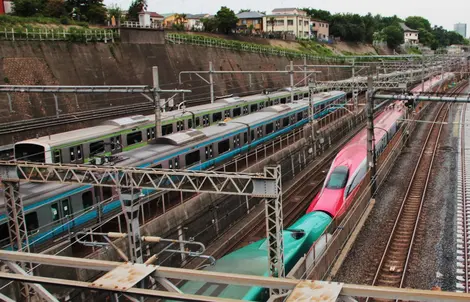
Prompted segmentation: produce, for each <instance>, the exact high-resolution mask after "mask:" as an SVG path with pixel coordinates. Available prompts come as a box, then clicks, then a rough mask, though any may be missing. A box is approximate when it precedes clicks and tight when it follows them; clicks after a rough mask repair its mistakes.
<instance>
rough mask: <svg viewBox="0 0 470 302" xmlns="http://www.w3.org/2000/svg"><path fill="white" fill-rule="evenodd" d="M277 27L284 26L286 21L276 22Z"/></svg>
mask: <svg viewBox="0 0 470 302" xmlns="http://www.w3.org/2000/svg"><path fill="white" fill-rule="evenodd" d="M275 26H284V20H276V23H275Z"/></svg>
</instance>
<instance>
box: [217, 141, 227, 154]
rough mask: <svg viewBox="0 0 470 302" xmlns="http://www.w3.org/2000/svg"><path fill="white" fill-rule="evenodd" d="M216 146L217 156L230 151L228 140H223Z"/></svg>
mask: <svg viewBox="0 0 470 302" xmlns="http://www.w3.org/2000/svg"><path fill="white" fill-rule="evenodd" d="M218 146H219V155H220V154H222V153H225V152H227V151H230V140H229V139H226V140H223V141H221V142H220V143H219V145H218Z"/></svg>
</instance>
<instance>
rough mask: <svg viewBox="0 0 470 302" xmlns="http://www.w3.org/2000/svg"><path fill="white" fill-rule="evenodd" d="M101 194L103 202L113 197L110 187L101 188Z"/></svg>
mask: <svg viewBox="0 0 470 302" xmlns="http://www.w3.org/2000/svg"><path fill="white" fill-rule="evenodd" d="M101 188H102V192H103V200H106V199H110V198H111V197H113V188H111V187H101Z"/></svg>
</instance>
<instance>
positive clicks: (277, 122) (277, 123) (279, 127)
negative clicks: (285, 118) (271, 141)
mask: <svg viewBox="0 0 470 302" xmlns="http://www.w3.org/2000/svg"><path fill="white" fill-rule="evenodd" d="M279 129H281V120H277V121H276V129H274V131H277V130H279Z"/></svg>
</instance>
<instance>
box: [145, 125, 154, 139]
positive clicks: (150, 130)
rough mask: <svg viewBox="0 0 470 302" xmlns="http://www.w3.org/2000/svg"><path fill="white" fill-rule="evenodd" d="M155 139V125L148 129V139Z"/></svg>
mask: <svg viewBox="0 0 470 302" xmlns="http://www.w3.org/2000/svg"><path fill="white" fill-rule="evenodd" d="M152 139H155V127H151V128H148V129H147V140H152Z"/></svg>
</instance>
